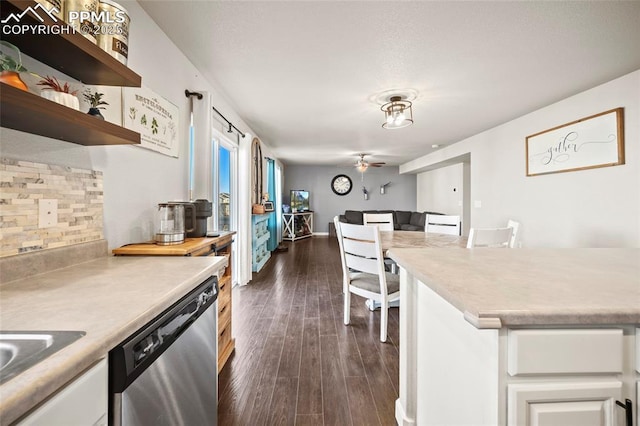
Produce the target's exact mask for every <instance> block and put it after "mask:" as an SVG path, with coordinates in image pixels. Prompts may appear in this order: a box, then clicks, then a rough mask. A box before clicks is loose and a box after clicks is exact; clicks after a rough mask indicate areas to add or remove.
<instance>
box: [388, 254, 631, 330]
mask: <svg viewBox="0 0 640 426" xmlns="http://www.w3.org/2000/svg"><path fill="white" fill-rule="evenodd" d="M389 256H390V257H391V258H392V259H393V260H395V261H396V262H397V263H398V264H399V265H400V266H401V267H402V268H404V269H406V270H407V272H408V273H409V274H410V275H412V276H414V277H415V278H416V279H417V280H419V281H420V282H422V283H424V284H425V285H427V286H429V287H430V288H431V289H432V290H433V291H435V292H436V293H438V294H439V295H440V296H442V297H443V298H444V299H445V300H447V301H448V302H449V303H451V304H452V305H453V306H455V307H456V308H457V309H458V310H460V311H461V312H462V313H463V314H464V316H465V319H467V320H468V321H469V322H470V323H472V324H473V325H475V326H476V327H478V328H501V327H504V326H514V325H515V326H522V325H560V324H562V325H569V324H594V325H596V324H636V325H638V324H640V249H605V248H603V249H596V248H594V249H499V248H498V249H492V248H476V249H464V250H461V249H456V248H392V249H391V250H390V251H389Z"/></svg>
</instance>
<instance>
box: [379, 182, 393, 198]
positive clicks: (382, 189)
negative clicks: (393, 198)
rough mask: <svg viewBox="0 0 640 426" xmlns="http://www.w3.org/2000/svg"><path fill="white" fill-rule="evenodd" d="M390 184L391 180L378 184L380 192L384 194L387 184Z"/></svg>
mask: <svg viewBox="0 0 640 426" xmlns="http://www.w3.org/2000/svg"><path fill="white" fill-rule="evenodd" d="M389 185H391V182H387V183H385V184H384V185H380V194H382V195H384V194H385V192H386V191H387V186H389Z"/></svg>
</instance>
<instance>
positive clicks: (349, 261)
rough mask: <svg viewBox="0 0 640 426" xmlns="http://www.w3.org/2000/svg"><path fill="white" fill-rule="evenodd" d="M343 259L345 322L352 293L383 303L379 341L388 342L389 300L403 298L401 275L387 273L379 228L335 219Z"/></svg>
mask: <svg viewBox="0 0 640 426" xmlns="http://www.w3.org/2000/svg"><path fill="white" fill-rule="evenodd" d="M333 222H334V224H335V227H336V234H337V236H338V242H339V244H340V259H341V260H342V292H343V293H344V318H343V320H344V321H343V322H344V324H345V325H349V323H350V322H351V293H354V294H357V295H359V296H362V297H364V298H367V299H372V300H374V301H376V302H379V303H380V314H381V318H380V341H381V342H386V341H387V324H388V322H389V302H390V301H391V300H395V299H398V298H399V297H400V277H399V276H398V275H395V274H391V273H388V272H385V270H384V258H383V255H382V245H381V243H380V230H379V228H378V227H377V226H366V225H353V224H350V223H343V222H340V221H339V220H338V217H337V216H336V217H335V218H334V219H333Z"/></svg>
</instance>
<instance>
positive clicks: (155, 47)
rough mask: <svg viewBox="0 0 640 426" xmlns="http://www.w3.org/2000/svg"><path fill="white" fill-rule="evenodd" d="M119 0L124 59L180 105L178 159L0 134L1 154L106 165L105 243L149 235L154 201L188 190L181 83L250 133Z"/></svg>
mask: <svg viewBox="0 0 640 426" xmlns="http://www.w3.org/2000/svg"><path fill="white" fill-rule="evenodd" d="M120 3H122V5H123V6H124V7H125V8H126V9H127V10H128V12H129V15H130V16H131V32H130V37H129V62H128V66H129V67H130V68H131V69H133V70H134V71H135V72H137V73H138V74H140V75H141V76H142V85H143V86H144V87H148V88H150V89H151V90H153V91H155V92H156V93H158V94H159V95H161V96H163V97H164V98H166V99H168V100H169V101H170V102H172V103H174V104H175V105H177V106H178V107H179V109H180V116H179V140H180V152H179V158H172V157H168V156H165V155H162V154H159V153H156V152H153V151H149V150H146V149H143V148H140V147H135V146H108V147H85V146H80V145H76V144H72V143H67V142H61V141H57V140H53V139H48V138H43V137H40V136H35V135H31V134H27V133H22V132H17V131H13V130H10V129H5V128H2V130H1V131H2V133H1V135H0V151H1V152H2V156H5V157H10V158H18V159H25V160H33V161H40V162H44V163H50V164H61V165H68V166H76V167H82V168H87V169H95V170H101V171H103V172H104V208H105V211H104V221H105V228H104V233H105V238H106V239H107V240H108V242H109V247H110V248H115V247H119V246H121V245H123V244H127V243H131V242H139V241H144V240H148V239H150V238H152V235H153V232H154V229H153V219H154V212H155V207H156V205H157V203H159V202H164V201H169V200H185V199H187V197H188V194H187V187H188V178H187V174H188V173H187V171H188V141H189V100H188V99H187V98H186V97H185V94H184V91H185V89H189V90H192V91H207V92H209V93H211V95H212V97H213V99H214V101H213V104H214V106H215V107H216V108H217V109H218V110H219V111H221V112H222V113H223V114H224V115H225V116H226V117H227V118H228V119H229V120H231V121H232V122H233V124H234V125H235V126H236V127H238V128H240V129H241V130H242V131H244V132H251V129H250V128H249V126H247V124H246V123H244V122H243V121H242V120H241V119H240V118H239V116H238V115H237V114H236V113H235V112H234V111H233V109H232V108H231V107H230V106H229V104H228V102H227V101H226V100H225V97H224V95H223V93H222V92H221V91H220V90H218V88H216V87H214V86H212V85H211V84H210V83H209V82H207V81H206V80H205V79H204V78H203V77H202V76H201V75H200V72H199V71H198V70H197V69H196V68H195V67H194V66H193V64H191V62H189V61H188V60H187V58H186V57H185V56H184V55H183V54H182V52H180V50H179V49H178V48H177V47H176V46H175V45H174V44H173V43H172V42H171V41H170V40H169V39H168V38H167V36H166V35H165V34H164V33H163V32H162V31H161V30H160V28H158V26H157V25H156V24H155V22H153V20H152V19H151V18H150V17H149V16H148V15H147V14H146V12H144V10H143V9H142V8H141V7H140V5H139V4H138V3H137V2H135V1H120ZM203 48H206V46H203ZM69 80H70V79H69ZM194 102H198V101H194ZM213 126H215V127H216V128H219V129H220V130H221V131H226V127H225V124H223V123H221V122H218V121H216V120H213ZM249 238H250V237H249ZM249 241H250V240H249ZM241 244H242V243H241ZM249 278H250V275H249Z"/></svg>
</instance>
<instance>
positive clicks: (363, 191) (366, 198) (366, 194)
mask: <svg viewBox="0 0 640 426" xmlns="http://www.w3.org/2000/svg"><path fill="white" fill-rule="evenodd" d="M362 193H363V194H364V199H365V200H368V199H369V191H367V188H365V187H364V186H363V187H362Z"/></svg>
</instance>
